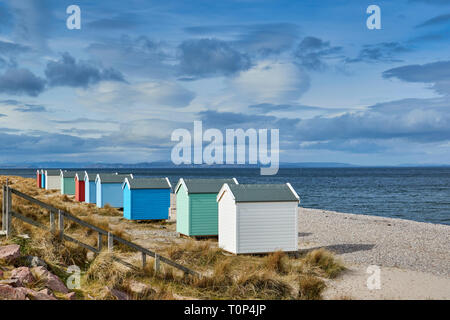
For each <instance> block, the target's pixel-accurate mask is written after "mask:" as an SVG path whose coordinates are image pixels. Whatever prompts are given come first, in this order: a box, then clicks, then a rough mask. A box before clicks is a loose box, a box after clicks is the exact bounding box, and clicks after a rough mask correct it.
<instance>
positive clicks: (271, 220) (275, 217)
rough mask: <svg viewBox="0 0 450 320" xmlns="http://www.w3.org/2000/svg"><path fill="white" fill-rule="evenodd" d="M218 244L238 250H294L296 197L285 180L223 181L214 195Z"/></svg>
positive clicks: (296, 239) (296, 248)
mask: <svg viewBox="0 0 450 320" xmlns="http://www.w3.org/2000/svg"><path fill="white" fill-rule="evenodd" d="M217 202H218V208H219V247H221V248H223V249H224V250H226V251H229V252H232V253H235V254H240V253H267V252H275V251H278V250H281V251H287V252H290V251H297V250H298V219H297V217H298V213H297V210H298V205H299V202H300V198H299V196H298V195H297V193H296V192H295V190H294V189H293V188H292V186H291V185H290V184H289V183H286V184H236V185H233V184H224V185H223V186H222V188H221V190H220V191H219V193H218V195H217Z"/></svg>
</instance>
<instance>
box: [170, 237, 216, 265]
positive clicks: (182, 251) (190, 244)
mask: <svg viewBox="0 0 450 320" xmlns="http://www.w3.org/2000/svg"><path fill="white" fill-rule="evenodd" d="M222 253H223V251H222V249H220V248H218V247H217V246H216V245H215V244H214V243H213V242H212V241H210V240H204V241H195V240H192V239H186V241H185V242H183V243H181V244H179V243H177V244H172V245H171V246H170V247H169V248H168V249H167V254H168V255H169V257H170V258H171V259H173V260H176V261H178V262H188V263H190V264H192V265H197V266H211V265H214V264H215V263H216V262H217V261H218V260H219V259H220V258H221V257H223V254H222Z"/></svg>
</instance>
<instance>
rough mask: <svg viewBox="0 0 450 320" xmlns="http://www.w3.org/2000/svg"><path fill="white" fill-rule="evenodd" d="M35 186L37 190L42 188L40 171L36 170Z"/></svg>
mask: <svg viewBox="0 0 450 320" xmlns="http://www.w3.org/2000/svg"><path fill="white" fill-rule="evenodd" d="M36 185H37V187H38V188H40V187H41V186H42V176H41V171H40V170H36Z"/></svg>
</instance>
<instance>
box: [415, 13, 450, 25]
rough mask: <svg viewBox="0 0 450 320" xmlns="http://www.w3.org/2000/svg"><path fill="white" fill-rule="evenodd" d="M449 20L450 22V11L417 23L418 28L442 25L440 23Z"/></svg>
mask: <svg viewBox="0 0 450 320" xmlns="http://www.w3.org/2000/svg"><path fill="white" fill-rule="evenodd" d="M447 22H450V13H447V14H442V15H439V16H436V17H434V18H431V19H429V20H427V21H425V22H423V23H421V24H419V25H417V28H422V27H429V26H434V25H440V24H444V23H447Z"/></svg>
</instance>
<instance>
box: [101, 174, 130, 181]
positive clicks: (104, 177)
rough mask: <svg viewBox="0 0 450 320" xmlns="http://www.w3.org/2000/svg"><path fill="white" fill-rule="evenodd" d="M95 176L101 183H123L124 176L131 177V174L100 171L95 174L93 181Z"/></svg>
mask: <svg viewBox="0 0 450 320" xmlns="http://www.w3.org/2000/svg"><path fill="white" fill-rule="evenodd" d="M97 178H99V179H100V181H101V183H123V182H124V181H125V178H131V179H133V175H132V174H115V173H112V174H111V173H101V174H97V177H96V179H95V181H97Z"/></svg>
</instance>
